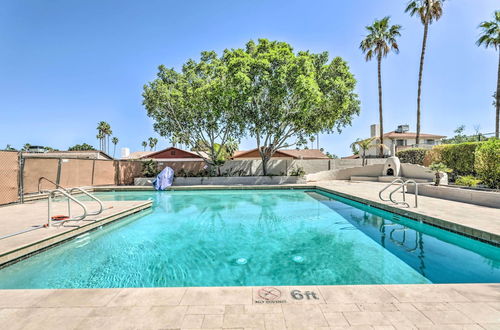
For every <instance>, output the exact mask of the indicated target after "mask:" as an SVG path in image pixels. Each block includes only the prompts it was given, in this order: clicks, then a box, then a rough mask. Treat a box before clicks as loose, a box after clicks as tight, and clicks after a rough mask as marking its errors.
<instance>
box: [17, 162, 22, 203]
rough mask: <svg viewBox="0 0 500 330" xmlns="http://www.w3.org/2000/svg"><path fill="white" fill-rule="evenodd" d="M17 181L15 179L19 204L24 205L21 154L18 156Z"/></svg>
mask: <svg viewBox="0 0 500 330" xmlns="http://www.w3.org/2000/svg"><path fill="white" fill-rule="evenodd" d="M17 175H18V179H17V191H18V194H19V201H20V202H21V204H23V203H24V179H23V176H24V158H23V154H22V152H19V154H18V174H17Z"/></svg>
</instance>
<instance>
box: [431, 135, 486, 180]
mask: <svg viewBox="0 0 500 330" xmlns="http://www.w3.org/2000/svg"><path fill="white" fill-rule="evenodd" d="M481 143H483V142H465V143H458V144H446V145H443V146H442V147H441V148H440V157H441V161H442V162H443V163H444V164H446V166H448V167H449V168H451V169H453V172H452V179H454V178H456V177H457V176H465V175H476V171H475V170H474V163H475V155H476V149H477V147H479V146H480V145H481Z"/></svg>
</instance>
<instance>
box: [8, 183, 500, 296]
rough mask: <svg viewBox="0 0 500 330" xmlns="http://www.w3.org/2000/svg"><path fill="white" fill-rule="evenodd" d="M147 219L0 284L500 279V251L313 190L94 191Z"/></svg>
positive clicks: (18, 270)
mask: <svg viewBox="0 0 500 330" xmlns="http://www.w3.org/2000/svg"><path fill="white" fill-rule="evenodd" d="M97 195H98V196H99V197H100V198H101V199H103V200H146V199H153V201H154V205H153V208H152V211H151V212H149V213H147V212H146V213H139V214H136V215H133V216H130V217H128V218H127V219H125V220H121V221H119V222H116V223H114V224H111V225H108V226H105V227H103V228H102V229H99V230H96V231H93V232H91V233H87V234H83V235H81V236H79V237H77V238H75V239H73V240H71V241H69V242H67V243H64V244H61V245H59V246H57V247H54V248H52V249H50V250H47V251H45V252H42V253H40V254H37V255H34V256H32V257H30V258H28V259H25V260H22V261H19V262H17V263H15V264H13V265H11V266H8V267H5V268H3V269H1V270H0V288H2V289H6V288H113V287H171V286H251V285H255V286H261V285H334V284H395V283H467V282H500V248H498V247H494V246H492V245H488V244H486V243H482V242H479V241H476V240H473V239H470V238H467V237H464V236H460V235H458V234H454V233H451V232H447V231H444V230H441V229H438V228H435V227H432V226H429V225H426V224H421V223H418V222H416V221H413V220H410V219H406V218H404V217H400V216H396V215H394V214H392V213H389V212H385V211H382V210H379V209H376V208H373V207H369V206H366V205H364V204H360V203H357V202H354V201H350V200H347V199H344V198H342V197H338V196H336V195H333V194H329V193H325V192H322V191H316V190H204V191H166V192H152V191H151V192H149V191H148V192H112V193H97Z"/></svg>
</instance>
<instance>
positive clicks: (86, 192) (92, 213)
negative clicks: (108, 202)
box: [68, 187, 104, 215]
mask: <svg viewBox="0 0 500 330" xmlns="http://www.w3.org/2000/svg"><path fill="white" fill-rule="evenodd" d="M73 190H77V191H80V192H82V193H84V194H85V195H87V196H88V197H90V198H91V199H93V200H95V201H96V202H97V203H98V204H99V210H98V211H95V212H90V213H87V215H98V214H101V213H102V211H103V210H104V206H103V205H102V201H101V200H100V199H98V198H97V197H95V196H94V195H92V194H90V193H89V192H88V191H86V190H85V189H82V188H80V187H75V188H72V189H70V190H69V191H68V193H69V194H70V195H71V194H72V193H73Z"/></svg>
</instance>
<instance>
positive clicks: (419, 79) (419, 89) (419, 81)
mask: <svg viewBox="0 0 500 330" xmlns="http://www.w3.org/2000/svg"><path fill="white" fill-rule="evenodd" d="M428 31H429V23H428V22H426V23H425V24H424V38H423V39H422V52H421V53H420V69H419V70H418V91H417V136H416V137H415V143H416V146H417V147H418V144H419V143H420V97H421V95H422V74H423V71H424V57H425V47H426V45H427V32H428Z"/></svg>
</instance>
